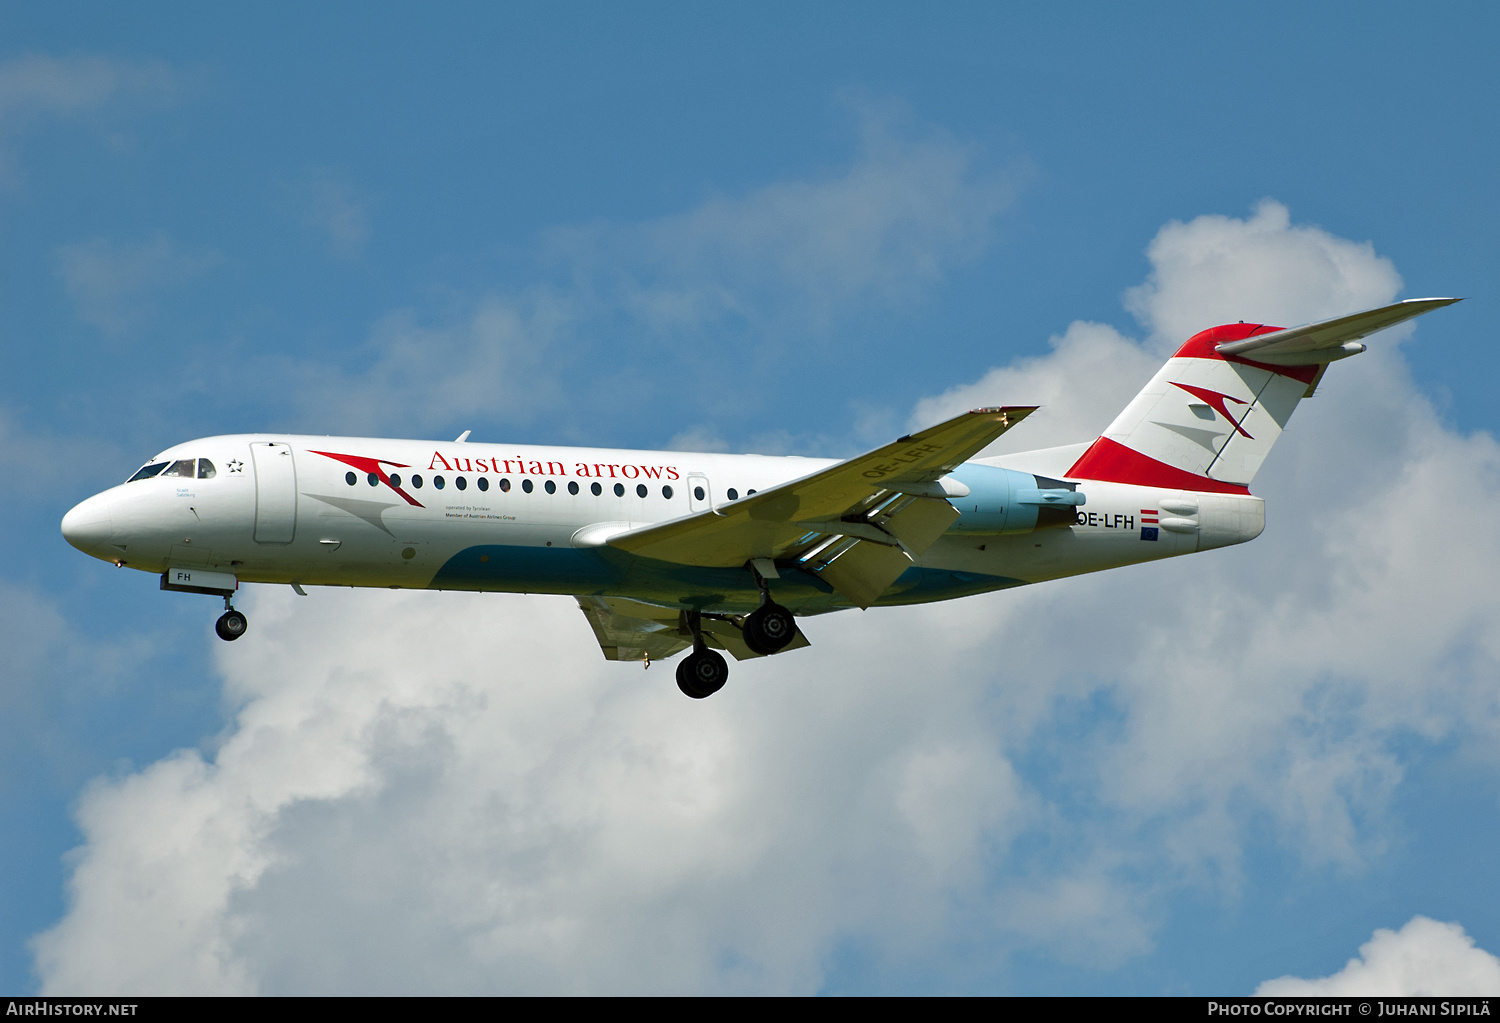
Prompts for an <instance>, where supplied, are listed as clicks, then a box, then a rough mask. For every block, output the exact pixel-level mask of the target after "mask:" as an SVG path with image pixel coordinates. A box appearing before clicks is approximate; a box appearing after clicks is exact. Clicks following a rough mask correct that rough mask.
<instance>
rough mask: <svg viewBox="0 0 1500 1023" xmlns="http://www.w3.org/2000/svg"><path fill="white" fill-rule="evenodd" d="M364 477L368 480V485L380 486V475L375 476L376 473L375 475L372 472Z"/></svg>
mask: <svg viewBox="0 0 1500 1023" xmlns="http://www.w3.org/2000/svg"><path fill="white" fill-rule="evenodd" d="M365 478H366V479H367V480H369V481H370V486H372V487H378V486H380V477H379V476H377V475H375V474H374V473H373V472H372V473H370V475H369V476H367V477H365Z"/></svg>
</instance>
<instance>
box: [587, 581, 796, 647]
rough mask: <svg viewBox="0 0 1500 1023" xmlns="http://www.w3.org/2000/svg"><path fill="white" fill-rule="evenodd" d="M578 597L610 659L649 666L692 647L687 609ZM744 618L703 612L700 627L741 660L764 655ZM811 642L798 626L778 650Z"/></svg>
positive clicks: (707, 637)
mask: <svg viewBox="0 0 1500 1023" xmlns="http://www.w3.org/2000/svg"><path fill="white" fill-rule="evenodd" d="M573 599H575V600H577V601H578V607H579V610H581V611H582V612H583V616H584V617H585V618H587V619H588V620H589V625H590V626H591V627H592V628H593V630H594V638H596V639H597V640H598V641H599V649H600V650H601V651H602V652H603V654H604V657H605V660H610V661H645V662H646V663H648V664H649V663H650V662H651V661H661V660H665V659H667V658H668V657H671V656H672V655H673V654H675V653H677V652H678V651H679V650H685V649H687V648H688V647H690V646H692V645H693V634H692V632H691V630H689V629H688V626H687V622H686V621H685V620H684V618H683V614H682V612H681V611H680V610H678V609H676V608H670V607H658V606H657V605H655V604H645V603H642V602H641V601H639V600H627V599H626V598H624V597H593V596H582V597H575V598H573ZM741 621H742V619H735V618H731V617H728V616H725V617H720V618H715V617H709V616H704V617H703V618H702V620H701V621H700V622H699V629H700V630H702V632H703V640H704V642H705V643H707V644H708V645H709V646H711V647H718V648H719V649H720V650H726V651H728V652H729V653H730V654H732V655H733V656H734V659H735V660H737V661H744V660H748V659H750V658H752V657H763V656H765V655H763V654H758V653H756V652H754V651H753V650H751V649H750V648H749V647H748V646H746V645H745V640H744V637H743V636H742V635H741V633H740V622H741ZM808 645H809V644H808V642H807V638H806V637H805V636H803V635H802V630H801V629H798V630H797V635H796V638H795V639H793V640H792V641H791V642H790V643H788V644H787V645H786V646H785V647H783V648H782V649H781V650H778V651H777V653H786V652H787V651H788V650H796V649H798V648H799V647H804V646H808Z"/></svg>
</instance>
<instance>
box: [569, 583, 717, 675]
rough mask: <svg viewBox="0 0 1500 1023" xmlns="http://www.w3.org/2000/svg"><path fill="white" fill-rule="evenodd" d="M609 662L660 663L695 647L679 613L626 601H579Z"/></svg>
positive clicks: (612, 599) (595, 598)
mask: <svg viewBox="0 0 1500 1023" xmlns="http://www.w3.org/2000/svg"><path fill="white" fill-rule="evenodd" d="M574 599H575V600H577V601H578V608H579V610H581V611H582V612H583V616H584V617H585V618H587V619H588V621H589V626H590V627H591V628H592V629H593V630H594V638H595V639H597V640H598V641H599V649H600V650H601V651H602V652H603V654H604V659H605V660H607V661H644V660H648V659H649V660H652V661H660V660H665V659H666V658H668V657H671V656H672V655H673V654H675V653H677V651H679V650H683V649H685V648H687V647H689V646H692V644H693V638H692V636H686V637H684V636H682V635H679V633H678V619H679V617H680V615H679V613H678V612H677V611H674V610H673V609H671V608H666V607H656V606H655V605H652V604H642V603H641V602H640V601H636V600H626V599H624V598H622V597H593V596H582V597H575V598H574Z"/></svg>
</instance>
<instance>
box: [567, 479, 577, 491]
mask: <svg viewBox="0 0 1500 1023" xmlns="http://www.w3.org/2000/svg"><path fill="white" fill-rule="evenodd" d="M568 493H570V494H576V493H578V483H577V482H576V481H575V480H568Z"/></svg>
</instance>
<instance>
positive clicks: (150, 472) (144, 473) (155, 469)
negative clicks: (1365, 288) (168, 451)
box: [125, 462, 169, 483]
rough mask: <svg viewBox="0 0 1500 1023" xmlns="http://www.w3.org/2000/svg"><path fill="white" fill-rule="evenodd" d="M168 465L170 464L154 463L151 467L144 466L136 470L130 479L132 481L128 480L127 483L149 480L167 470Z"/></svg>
mask: <svg viewBox="0 0 1500 1023" xmlns="http://www.w3.org/2000/svg"><path fill="white" fill-rule="evenodd" d="M168 464H169V463H167V462H152V463H151V464H150V465H143V466H141V467H140V468H139V469H137V470H136V473H135V475H134V476H132V477H130V479H128V480H126V481H125V482H126V483H134V482H135V481H136V480H149V479H150V478H151V477H152V476H155V475H156V474H157V473H159V472H161V471H162V470H163V469H165V468H166V467H167V465H168Z"/></svg>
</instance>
